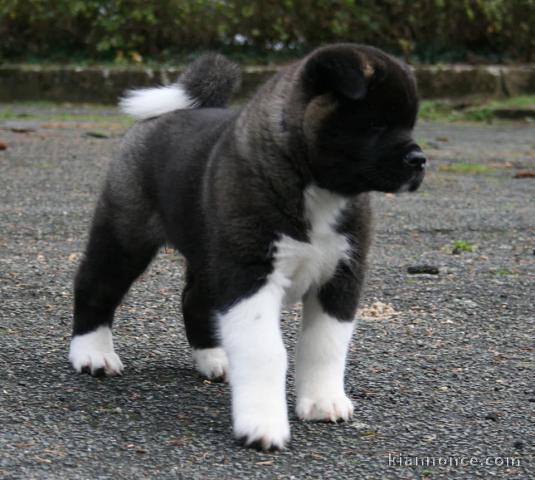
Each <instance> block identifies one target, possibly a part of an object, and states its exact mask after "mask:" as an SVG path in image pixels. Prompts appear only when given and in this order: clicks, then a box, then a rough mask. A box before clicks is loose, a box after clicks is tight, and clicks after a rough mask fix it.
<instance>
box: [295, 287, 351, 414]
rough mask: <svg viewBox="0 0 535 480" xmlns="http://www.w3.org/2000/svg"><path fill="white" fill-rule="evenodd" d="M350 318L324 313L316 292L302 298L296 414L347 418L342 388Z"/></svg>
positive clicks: (348, 406)
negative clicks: (341, 319)
mask: <svg viewBox="0 0 535 480" xmlns="http://www.w3.org/2000/svg"><path fill="white" fill-rule="evenodd" d="M352 333H353V322H343V321H339V320H337V319H336V318H333V317H331V316H330V315H328V314H326V313H325V312H324V311H323V309H322V308H321V305H320V304H319V302H318V300H317V297H316V294H315V293H314V292H311V293H310V294H309V295H308V296H307V298H306V299H305V302H304V309H303V324H302V326H301V333H300V336H299V341H298V344H297V355H296V367H295V387H296V393H297V406H296V412H297V416H298V417H299V418H301V419H303V420H327V421H331V422H336V421H337V420H339V419H342V420H349V419H350V418H351V416H352V415H353V404H352V403H351V400H349V398H347V396H346V394H345V392H344V370H345V363H346V355H347V350H348V347H349V342H350V340H351V335H352Z"/></svg>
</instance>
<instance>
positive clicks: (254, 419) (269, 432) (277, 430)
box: [234, 412, 290, 450]
mask: <svg viewBox="0 0 535 480" xmlns="http://www.w3.org/2000/svg"><path fill="white" fill-rule="evenodd" d="M234 435H235V436H236V438H237V439H238V440H239V442H240V443H241V444H243V445H244V446H246V447H251V448H256V449H258V450H282V449H283V448H284V447H285V446H286V444H287V443H288V441H289V440H290V424H289V423H288V419H287V418H286V414H284V415H270V414H269V412H261V413H259V414H257V415H254V414H253V415H252V414H247V413H246V414H240V415H237V417H236V418H235V419H234Z"/></svg>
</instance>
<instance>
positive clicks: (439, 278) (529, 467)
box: [0, 105, 535, 479]
mask: <svg viewBox="0 0 535 480" xmlns="http://www.w3.org/2000/svg"><path fill="white" fill-rule="evenodd" d="M4 107H5V105H4ZM9 107H10V108H11V109H12V110H13V109H14V108H15V109H16V108H18V109H19V111H21V112H22V111H23V110H24V108H27V107H24V108H23V107H16V106H13V105H10V106H9ZM2 108H3V107H2V106H1V105H0V109H2ZM49 111H50V107H46V108H42V109H39V108H36V107H33V110H32V112H31V113H32V114H35V113H36V112H37V113H41V114H42V115H44V116H46V115H47V112H49ZM59 111H60V112H61V111H62V110H59ZM87 111H89V112H91V109H84V112H85V113H87ZM57 112H58V110H56V109H54V113H56V114H57ZM95 112H97V113H96V114H102V115H103V121H107V120H106V111H105V110H102V109H99V110H95ZM22 113H23V112H22ZM67 113H69V110H67ZM75 113H76V112H75ZM28 122H29V123H28ZM28 125H29V126H30V127H32V128H33V130H32V131H29V132H25V133H23V132H20V130H21V129H22V130H24V128H22V127H24V126H28ZM95 129H98V130H100V131H102V130H105V132H106V133H107V135H109V138H95V137H91V136H88V135H87V133H88V132H90V131H94V130H95ZM13 130H19V132H15V131H13ZM30 130H31V129H30ZM121 133H122V127H121V126H120V125H114V124H103V123H100V122H98V121H97V122H96V123H95V122H94V123H93V124H89V123H83V122H80V121H76V119H74V120H73V121H67V122H57V121H54V122H53V121H48V122H47V121H46V120H41V119H39V120H31V119H26V120H25V121H24V122H23V123H22V124H20V122H18V123H17V124H13V122H4V123H2V124H0V142H4V143H5V144H6V145H7V149H6V150H4V151H0V179H1V180H0V278H1V283H0V299H1V303H0V332H1V336H0V361H1V362H2V369H1V371H0V416H1V417H0V425H1V427H0V477H3V478H10V479H11V478H13V479H31V478H39V479H41V478H46V479H48V478H51V479H111V478H113V479H123V478H124V479H138V478H139V479H141V478H158V479H167V478H185V479H191V478H198V479H236V478H281V479H290V478H307V479H308V478H318V479H320V478H321V479H329V478H332V479H334V478H336V479H339V478H351V479H353V478H354V479H360V478H373V479H383V478H400V479H413V478H414V479H418V478H433V479H435V478H444V479H450V478H463V479H464V478H475V477H477V478H489V477H496V478H518V479H528V478H535V465H534V453H535V448H534V438H535V437H534V433H535V425H534V406H535V392H534V390H533V379H534V372H533V370H534V369H533V366H534V365H533V327H534V326H533V320H534V307H533V301H534V291H535V289H534V284H535V282H534V279H535V268H534V267H535V251H534V248H535V243H534V233H535V179H534V178H525V179H514V178H513V176H514V174H515V172H517V171H519V170H535V135H534V133H535V132H534V128H533V127H531V126H529V125H527V124H515V125H513V124H509V125H494V126H490V125H488V126H487V125H479V126H475V125H448V124H435V123H433V124H422V125H420V126H419V128H418V134H417V137H419V139H420V141H421V142H422V143H423V145H424V146H426V150H427V153H428V154H429V157H430V159H431V166H430V170H429V175H428V178H427V181H426V182H425V184H424V186H423V187H422V189H421V190H420V191H419V192H418V193H417V194H413V195H408V194H405V195H401V196H393V195H379V194H377V195H375V196H374V204H375V207H376V236H375V244H374V247H373V251H372V256H371V264H372V268H371V272H370V276H369V281H368V287H367V290H366V295H365V297H364V300H363V307H365V310H364V312H363V315H362V318H361V319H360V322H359V324H358V328H357V331H356V334H355V338H354V343H353V346H352V349H351V353H350V357H349V366H348V371H347V384H348V391H349V392H350V396H351V397H352V399H353V400H354V402H355V405H356V409H355V419H354V420H353V421H352V422H350V423H347V424H338V425H327V424H310V423H302V422H300V421H298V420H297V419H296V418H295V416H294V415H293V414H292V417H291V426H292V434H293V439H292V442H291V446H290V447H289V449H287V450H286V451H284V452H281V453H277V454H268V453H259V452H255V451H250V450H244V449H241V448H239V447H237V446H236V445H235V444H234V442H233V440H232V438H231V433H230V432H231V425H230V412H229V389H228V386H227V385H224V384H216V383H210V382H207V381H203V380H202V379H200V378H199V377H198V375H197V374H196V373H195V372H194V370H193V369H192V361H191V358H190V355H189V352H188V349H187V343H186V340H185V335H184V328H183V325H182V322H181V319H180V316H181V314H180V299H179V291H180V288H181V286H182V283H183V265H182V261H181V259H180V258H179V257H178V256H177V255H176V254H175V253H173V252H172V251H164V252H162V253H161V255H160V256H159V257H158V259H157V260H156V262H155V263H154V264H153V265H152V267H151V268H150V270H149V271H148V272H147V273H146V274H145V275H144V276H143V277H142V279H141V280H140V281H139V282H138V283H137V284H136V285H135V287H134V288H133V290H132V292H131V294H130V295H129V296H128V298H127V300H126V301H125V303H124V305H123V306H122V307H121V309H120V310H119V312H118V315H117V320H116V330H115V331H116V347H117V350H118V352H119V353H120V355H121V358H122V360H123V362H124V363H125V365H126V372H125V375H124V376H123V377H121V378H113V379H95V378H91V377H89V376H87V375H77V374H75V373H74V372H73V371H72V370H71V368H70V367H69V365H68V363H67V358H66V357H67V347H68V340H69V333H70V323H71V318H70V317H71V303H72V293H71V282H72V277H73V274H74V271H75V268H76V264H77V261H78V259H79V256H80V253H81V251H82V250H83V247H84V242H85V240H86V235H87V229H88V223H89V220H90V213H91V210H92V207H93V203H94V201H95V198H96V195H97V193H98V190H99V185H100V183H101V181H102V178H103V175H104V172H105V169H106V165H107V164H108V162H109V160H110V158H111V156H112V155H113V151H114V150H115V149H116V148H117V145H118V139H119V138H120V135H121ZM459 161H462V162H465V163H467V164H473V165H474V166H475V167H478V166H479V164H484V165H486V166H488V167H489V168H488V169H487V170H486V171H484V172H483V173H480V174H474V173H466V172H465V173H455V172H452V171H448V170H451V168H452V167H451V165H454V164H455V163H456V162H459ZM461 240H463V241H466V242H471V244H474V245H475V246H476V248H475V250H474V251H473V252H461V253H459V254H452V253H451V252H452V245H453V243H454V242H456V241H461ZM419 264H427V265H433V266H436V267H438V268H439V274H438V275H409V274H408V273H407V268H408V267H409V266H414V265H419ZM376 302H381V303H382V304H385V305H381V304H377V303H376ZM299 315H300V313H299V311H298V310H294V311H289V312H285V314H284V316H283V329H284V333H285V337H286V340H287V343H288V346H289V348H290V351H291V350H293V345H294V337H295V332H296V328H297V325H298V321H297V320H298V317H299ZM291 377H292V375H290V378H289V391H290V392H292V389H293V388H292V387H293V385H292V378H291ZM289 402H290V406H291V407H290V408H291V409H292V410H293V406H294V405H295V398H294V397H293V394H292V393H290V394H289ZM400 455H401V457H400ZM389 456H390V458H389ZM415 456H418V457H420V458H419V460H418V462H419V464H418V465H416V466H415V465H414V463H415V462H416V461H417V460H416V459H415V458H414V457H415ZM472 457H473V460H471V463H472V465H466V464H465V463H467V462H469V461H470V459H471V458H472ZM400 459H401V462H402V463H403V464H404V465H403V466H400V465H399V463H400ZM389 460H390V461H389ZM444 461H446V462H447V463H448V465H441V463H442V462H444ZM393 462H394V463H395V465H392V463H393ZM433 462H435V465H433V464H432V463H433ZM456 462H457V463H459V465H455V463H456ZM461 462H463V463H464V464H463V465H461ZM406 463H412V464H413V465H412V466H410V465H405V464H406ZM422 463H423V464H424V465H423V466H422ZM486 463H490V464H489V465H487V464H486ZM427 464H429V465H427Z"/></svg>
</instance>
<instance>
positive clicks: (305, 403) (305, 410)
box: [296, 393, 353, 423]
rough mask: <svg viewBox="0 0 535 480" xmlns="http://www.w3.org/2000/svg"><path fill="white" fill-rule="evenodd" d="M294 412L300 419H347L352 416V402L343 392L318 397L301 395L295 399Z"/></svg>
mask: <svg viewBox="0 0 535 480" xmlns="http://www.w3.org/2000/svg"><path fill="white" fill-rule="evenodd" d="M296 413H297V416H298V417H299V418H300V419H301V420H309V421H324V422H333V423H335V422H338V421H340V420H343V421H348V420H350V419H351V417H352V416H353V403H352V402H351V400H350V399H349V398H347V396H346V395H345V394H344V393H341V394H338V395H334V396H323V397H318V398H307V397H302V398H299V399H298V400H297V407H296Z"/></svg>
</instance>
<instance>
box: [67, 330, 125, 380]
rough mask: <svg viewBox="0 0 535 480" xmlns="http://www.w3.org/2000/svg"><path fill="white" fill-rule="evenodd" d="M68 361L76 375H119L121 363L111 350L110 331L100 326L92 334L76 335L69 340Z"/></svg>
mask: <svg viewBox="0 0 535 480" xmlns="http://www.w3.org/2000/svg"><path fill="white" fill-rule="evenodd" d="M69 360H70V362H71V364H72V366H73V367H74V369H75V370H76V371H77V372H78V373H82V372H86V373H90V374H91V375H94V376H98V375H103V374H104V375H108V376H113V375H121V374H122V373H123V369H124V366H123V363H122V362H121V359H120V358H119V356H118V355H117V354H116V353H115V352H114V350H113V340H112V336H111V330H110V328H109V327H107V326H101V327H99V328H97V329H96V330H94V331H93V332H89V333H85V334H83V335H76V336H74V337H73V338H72V340H71V347H70V350H69Z"/></svg>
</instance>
